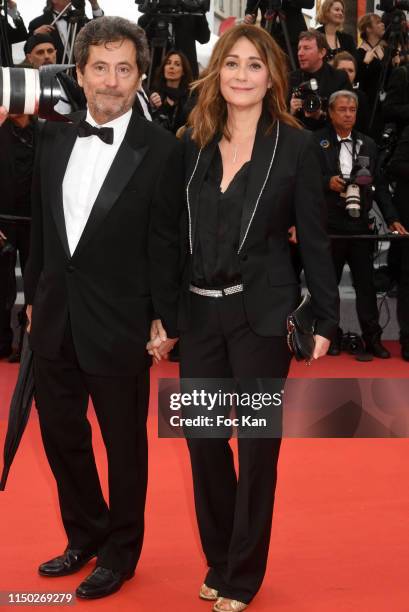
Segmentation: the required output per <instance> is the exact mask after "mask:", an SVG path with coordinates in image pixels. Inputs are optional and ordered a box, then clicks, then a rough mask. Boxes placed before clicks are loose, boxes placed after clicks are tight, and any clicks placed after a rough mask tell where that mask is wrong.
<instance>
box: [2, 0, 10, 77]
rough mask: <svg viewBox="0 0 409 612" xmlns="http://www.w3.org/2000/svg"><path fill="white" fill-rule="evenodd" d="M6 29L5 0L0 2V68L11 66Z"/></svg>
mask: <svg viewBox="0 0 409 612" xmlns="http://www.w3.org/2000/svg"><path fill="white" fill-rule="evenodd" d="M7 27H8V24H7V0H0V66H13V57H12V54H11V49H10V45H9V39H8V35H7Z"/></svg>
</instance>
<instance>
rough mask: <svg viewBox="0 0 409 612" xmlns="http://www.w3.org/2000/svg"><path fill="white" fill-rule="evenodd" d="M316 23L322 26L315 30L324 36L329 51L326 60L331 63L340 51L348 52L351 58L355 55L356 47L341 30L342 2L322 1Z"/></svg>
mask: <svg viewBox="0 0 409 612" xmlns="http://www.w3.org/2000/svg"><path fill="white" fill-rule="evenodd" d="M317 21H318V22H319V23H321V24H322V26H320V27H319V28H317V30H318V31H319V32H322V33H323V34H324V35H325V38H326V40H327V43H328V47H329V51H328V52H327V56H326V57H327V60H328V61H329V63H331V62H332V60H333V59H334V57H335V56H336V54H337V53H340V51H348V53H351V54H352V55H353V56H355V55H356V45H355V42H354V39H353V38H352V36H351V35H350V34H347V32H343V31H342V28H343V25H344V21H345V4H344V0H324V2H323V3H322V4H321V7H320V10H319V12H318V15H317Z"/></svg>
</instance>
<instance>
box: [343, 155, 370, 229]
mask: <svg viewBox="0 0 409 612" xmlns="http://www.w3.org/2000/svg"><path fill="white" fill-rule="evenodd" d="M369 163H370V160H369V157H368V156H367V155H359V156H358V158H357V160H356V163H355V165H354V167H353V168H352V172H351V176H349V177H347V178H345V177H344V181H345V183H346V189H345V192H344V193H345V196H344V197H345V210H346V212H347V213H348V214H349V216H350V217H352V218H353V219H357V218H358V217H360V216H361V191H360V187H366V186H368V185H372V183H373V176H372V175H371V173H370V171H369Z"/></svg>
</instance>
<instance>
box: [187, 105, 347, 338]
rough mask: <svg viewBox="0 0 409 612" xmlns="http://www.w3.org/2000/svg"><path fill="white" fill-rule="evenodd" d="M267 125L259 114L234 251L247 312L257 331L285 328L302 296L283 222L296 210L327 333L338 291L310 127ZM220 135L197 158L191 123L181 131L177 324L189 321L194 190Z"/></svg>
mask: <svg viewBox="0 0 409 612" xmlns="http://www.w3.org/2000/svg"><path fill="white" fill-rule="evenodd" d="M267 125H268V124H267V123H266V120H265V118H264V117H262V118H261V120H260V122H259V125H258V129H257V135H256V140H255V144H254V148H253V153H252V158H251V166H250V173H249V179H248V186H247V195H246V199H245V202H244V203H243V208H242V214H241V230H240V247H239V251H238V254H239V259H240V267H241V274H242V279H243V284H244V294H243V299H244V307H245V311H246V315H247V320H248V323H249V325H250V327H251V328H252V329H253V331H254V332H255V333H256V334H258V335H260V336H283V335H285V334H286V317H287V315H288V314H289V313H290V312H292V311H293V310H294V308H295V307H296V306H297V305H298V301H299V285H298V279H297V276H296V274H295V271H294V268H293V265H292V260H291V254H290V246H289V242H288V228H289V227H290V226H291V225H293V223H294V218H295V224H296V226H297V232H298V239H299V243H300V250H301V255H302V258H303V263H304V270H305V274H306V279H307V285H308V288H309V290H310V292H311V294H312V299H313V308H314V312H315V314H316V317H317V320H318V322H317V333H318V334H321V335H323V336H325V337H327V338H331V336H332V334H333V333H334V331H335V329H336V327H337V323H338V316H339V312H338V307H339V298H338V289H337V285H336V281H335V273H334V270H333V267H332V259H331V256H330V250H329V240H328V237H327V235H326V232H325V230H324V220H323V219H324V216H325V210H324V196H323V191H322V185H321V181H320V175H319V164H318V160H317V156H316V152H315V149H314V146H313V145H312V141H311V134H309V133H308V132H306V131H304V130H298V129H295V128H292V127H289V126H288V125H285V124H284V123H281V122H280V123H279V125H278V126H277V125H276V126H275V127H274V129H273V132H272V133H271V134H270V135H268V134H266V128H267ZM277 130H279V131H277ZM218 140H219V139H218V138H215V139H214V140H213V141H212V143H210V144H209V145H208V146H206V147H205V148H204V149H203V150H202V151H201V153H200V158H199V160H198V155H199V151H198V148H197V146H196V144H195V143H194V142H193V141H192V140H191V138H190V133H189V131H187V132H186V133H185V136H184V144H185V165H186V181H187V186H188V188H187V208H188V219H189V223H188V226H189V227H188V236H187V251H188V259H187V263H186V266H185V271H184V278H183V295H182V300H181V308H180V313H179V327H180V329H181V330H182V331H183V330H186V329H188V328H189V325H190V316H189V311H190V297H191V293H190V292H189V290H188V287H189V283H190V278H191V262H192V257H191V255H192V253H193V247H194V244H195V238H196V232H197V227H196V226H197V219H198V202H199V193H200V189H201V185H202V182H203V180H204V178H205V176H206V172H207V170H208V168H209V165H210V162H211V160H212V156H213V152H214V149H215V147H217V146H218ZM274 152H275V153H274ZM273 156H274V160H273V162H272V161H271V160H272V157H273ZM270 164H271V166H270ZM266 177H267V180H266ZM265 181H266V183H265ZM264 183H265V185H264ZM263 186H264V189H263Z"/></svg>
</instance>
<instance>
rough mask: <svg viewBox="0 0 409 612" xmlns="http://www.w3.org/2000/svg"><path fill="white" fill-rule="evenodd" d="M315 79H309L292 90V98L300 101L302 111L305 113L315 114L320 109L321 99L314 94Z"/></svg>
mask: <svg viewBox="0 0 409 612" xmlns="http://www.w3.org/2000/svg"><path fill="white" fill-rule="evenodd" d="M317 90H318V82H317V79H310V80H309V81H304V82H303V83H300V84H299V85H298V86H297V87H294V89H293V96H294V97H295V98H299V99H301V100H302V110H303V111H304V112H305V113H315V112H317V111H318V110H320V108H322V98H320V96H319V95H318V94H317V93H316V92H317Z"/></svg>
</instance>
